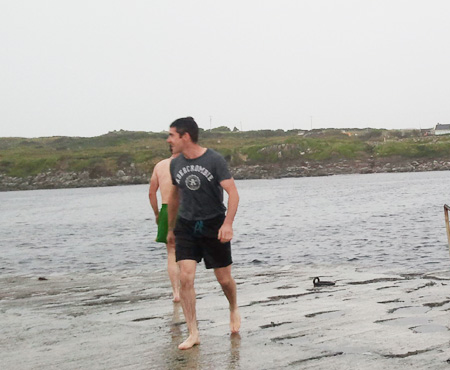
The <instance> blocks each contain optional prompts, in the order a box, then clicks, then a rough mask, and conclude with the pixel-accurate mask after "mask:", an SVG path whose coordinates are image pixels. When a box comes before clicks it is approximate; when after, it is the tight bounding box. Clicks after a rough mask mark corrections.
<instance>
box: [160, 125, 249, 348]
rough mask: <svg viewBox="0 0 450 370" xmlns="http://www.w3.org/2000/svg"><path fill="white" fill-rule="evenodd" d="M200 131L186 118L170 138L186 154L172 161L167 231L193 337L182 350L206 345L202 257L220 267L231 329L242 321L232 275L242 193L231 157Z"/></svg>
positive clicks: (217, 273)
mask: <svg viewBox="0 0 450 370" xmlns="http://www.w3.org/2000/svg"><path fill="white" fill-rule="evenodd" d="M198 131H199V130H198V126H197V123H196V122H195V121H194V119H193V118H192V117H186V118H180V119H177V120H176V121H174V122H173V123H172V124H171V125H170V131H169V137H168V139H167V142H168V143H169V144H170V147H171V149H172V153H174V154H178V153H181V155H179V156H178V157H177V158H175V159H173V160H172V162H171V163H170V173H171V176H172V183H173V185H175V186H173V187H172V191H171V193H170V197H169V206H168V212H169V232H168V235H167V239H168V241H169V242H172V241H173V240H174V239H175V240H176V260H177V262H178V265H179V267H180V283H181V290H180V296H181V304H182V307H183V312H184V316H185V318H186V323H187V327H188V330H189V337H188V338H187V339H186V340H185V341H184V342H183V343H181V344H180V345H179V346H178V348H179V349H188V348H191V347H193V346H194V345H196V344H199V343H200V337H199V332H198V326H197V316H196V309H195V305H196V297H195V289H194V280H195V271H196V268H197V263H198V262H200V261H201V260H202V258H203V259H204V261H205V266H206V268H207V269H211V268H212V269H214V274H215V276H216V278H217V281H218V282H219V283H220V285H221V287H222V290H223V292H224V293H225V296H226V298H227V299H228V302H229V305H230V329H231V332H232V333H237V332H238V331H239V328H240V325H241V317H240V314H239V308H238V305H237V299H236V283H235V281H234V279H233V277H232V276H231V264H232V258H231V244H230V240H231V239H232V238H233V221H234V216H235V215H236V211H237V208H238V203H239V195H238V192H237V189H236V185H235V183H234V179H233V178H232V176H231V174H230V172H229V170H228V166H227V163H226V161H225V159H224V158H223V157H222V156H221V155H220V154H219V153H217V152H215V151H214V150H212V149H208V148H203V147H201V146H200V145H199V144H198V143H197V141H198ZM224 189H225V191H226V192H227V193H228V210H227V209H226V208H225V206H224V204H223V190H224ZM177 215H178V217H177Z"/></svg>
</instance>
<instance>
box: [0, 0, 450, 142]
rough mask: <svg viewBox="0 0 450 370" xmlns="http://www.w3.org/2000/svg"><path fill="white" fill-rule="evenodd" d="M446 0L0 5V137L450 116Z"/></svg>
mask: <svg viewBox="0 0 450 370" xmlns="http://www.w3.org/2000/svg"><path fill="white" fill-rule="evenodd" d="M449 19H450V1H447V0H428V1H424V0H421V1H419V0H365V1H361V0H339V1H337V0H278V1H275V0H271V1H267V0H241V1H236V0H229V1H223V2H219V1H211V0H160V1H158V0H155V1H148V0H127V1H125V0H121V1H118V0H94V1H93V0H76V1H71V0H65V1H60V0H40V1H35V0H2V1H0V45H1V52H0V99H1V102H0V122H1V125H0V136H1V137H4V136H21V137H38V136H58V135H66V136H97V135H101V134H104V133H107V132H109V131H113V130H120V129H123V130H132V131H153V132H159V131H163V130H167V128H168V125H169V124H170V123H171V122H172V121H173V120H175V119H176V118H179V117H184V116H192V117H194V118H195V119H196V121H197V122H198V124H199V126H200V127H202V128H205V129H208V128H210V127H212V128H214V127H218V126H228V127H230V128H231V129H232V128H233V127H237V128H238V129H240V130H259V129H283V130H290V129H311V128H364V127H373V128H387V129H402V128H417V129H418V128H429V127H432V126H434V125H435V124H436V123H438V122H440V123H449V122H450V104H449V97H450V68H449V66H450V42H449V41H448V38H449V35H450V21H449Z"/></svg>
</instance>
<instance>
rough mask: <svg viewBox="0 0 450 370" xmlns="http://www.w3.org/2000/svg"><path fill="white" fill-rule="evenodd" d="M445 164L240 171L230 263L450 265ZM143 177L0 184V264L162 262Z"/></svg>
mask: <svg viewBox="0 0 450 370" xmlns="http://www.w3.org/2000/svg"><path fill="white" fill-rule="evenodd" d="M449 183H450V172H448V171H447V172H421V173H401V174H371V175H345V176H331V177H315V178H297V179H280V180H243V181H237V186H238V190H239V193H240V197H241V201H240V206H239V211H238V215H237V218H236V221H235V225H234V228H235V238H234V242H233V258H234V261H235V265H236V266H239V265H249V264H251V265H255V266H256V265H260V266H261V267H264V266H267V265H287V264H299V265H302V264H303V265H304V264H343V263H345V264H354V265H355V266H357V267H364V266H367V267H369V266H370V267H382V268H385V269H389V270H391V269H396V270H404V271H410V272H423V271H432V270H437V269H448V268H449V265H450V258H449V251H448V244H447V238H446V232H445V223H444V214H443V205H444V203H450V195H449V192H448V184H449ZM147 194H148V186H146V185H134V186H123V187H108V188H84V189H61V190H36V191H22V192H5V193H0V209H1V213H0V252H1V254H0V273H1V274H2V275H17V274H19V275H32V274H39V275H52V274H66V273H69V274H70V273H74V272H80V271H81V272H93V271H95V272H107V271H108V272H111V271H120V270H126V269H133V270H141V271H152V270H160V269H162V268H164V265H165V258H166V252H165V246H164V245H163V244H160V243H156V242H154V238H155V236H156V225H155V223H154V218H153V212H152V211H151V208H150V205H149V202H148V195H147Z"/></svg>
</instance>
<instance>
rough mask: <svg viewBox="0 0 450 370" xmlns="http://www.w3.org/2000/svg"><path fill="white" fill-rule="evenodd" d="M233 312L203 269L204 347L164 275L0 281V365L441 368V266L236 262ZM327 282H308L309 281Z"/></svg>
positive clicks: (444, 295) (445, 360)
mask: <svg viewBox="0 0 450 370" xmlns="http://www.w3.org/2000/svg"><path fill="white" fill-rule="evenodd" d="M234 275H235V277H236V282H237V284H238V298H239V305H240V308H241V315H242V329H241V333H240V335H234V336H231V335H230V330H229V327H228V310H227V304H226V300H225V298H224V297H223V295H222V293H221V291H220V288H219V285H218V284H217V282H216V281H215V279H214V276H213V274H212V273H211V272H210V271H206V270H205V269H204V268H203V266H199V268H198V274H197V282H196V290H197V296H198V300H197V312H198V319H199V328H200V333H201V344H200V345H199V346H196V347H194V348H193V349H191V350H188V351H180V350H178V349H177V346H178V344H179V343H180V342H181V341H182V340H183V338H184V337H185V336H186V325H185V323H184V318H183V314H182V310H181V307H180V305H179V304H173V303H172V302H171V297H170V294H169V293H170V288H169V283H168V279H167V277H166V273H165V271H163V270H159V271H156V272H153V273H151V274H150V273H147V272H143V271H126V272H121V273H101V274H98V273H97V274H84V275H79V274H77V275H73V276H69V275H54V276H46V277H45V278H46V279H47V280H39V276H16V277H4V278H1V279H0V286H1V288H0V312H1V315H0V327H1V328H2V330H1V331H2V335H1V337H0V343H1V348H2V361H1V362H2V366H1V367H2V369H7V370H10V369H11V370H12V369H15V370H19V369H46V370H48V369H81V368H84V369H280V368H287V369H448V368H450V363H449V361H450V360H449V359H450V349H449V339H450V336H449V326H450V318H449V310H450V293H449V290H448V284H449V283H450V271H444V272H443V271H440V272H439V271H437V272H431V273H426V274H420V273H412V274H399V273H395V272H386V271H384V272H382V271H379V270H374V269H358V267H356V266H354V265H347V266H343V265H341V266H311V265H309V266H301V265H288V266H282V267H267V268H266V267H262V266H256V267H239V268H235V269H234ZM316 276H320V277H321V280H328V281H334V282H335V283H336V284H335V285H334V286H324V287H314V286H313V283H312V281H313V278H314V277H316Z"/></svg>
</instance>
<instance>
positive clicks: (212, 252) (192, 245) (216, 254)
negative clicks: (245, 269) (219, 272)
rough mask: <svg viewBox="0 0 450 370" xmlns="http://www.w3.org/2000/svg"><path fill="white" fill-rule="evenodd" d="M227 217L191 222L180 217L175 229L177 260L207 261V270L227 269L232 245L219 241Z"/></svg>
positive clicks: (229, 263) (230, 262) (230, 260)
mask: <svg viewBox="0 0 450 370" xmlns="http://www.w3.org/2000/svg"><path fill="white" fill-rule="evenodd" d="M224 219H225V215H220V216H217V217H214V218H211V219H209V220H203V221H190V220H186V219H184V218H181V217H179V218H178V219H177V224H176V226H175V229H174V234H175V244H176V249H175V255H176V260H177V262H178V261H181V260H195V261H197V262H200V261H201V260H202V258H203V259H204V260H205V266H206V268H207V269H211V268H221V267H227V266H229V265H231V264H232V263H233V261H232V259H231V243H230V242H226V243H221V242H220V240H219V239H217V235H218V233H219V229H220V227H221V226H222V224H223V221H224Z"/></svg>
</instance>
